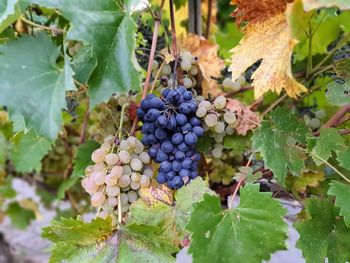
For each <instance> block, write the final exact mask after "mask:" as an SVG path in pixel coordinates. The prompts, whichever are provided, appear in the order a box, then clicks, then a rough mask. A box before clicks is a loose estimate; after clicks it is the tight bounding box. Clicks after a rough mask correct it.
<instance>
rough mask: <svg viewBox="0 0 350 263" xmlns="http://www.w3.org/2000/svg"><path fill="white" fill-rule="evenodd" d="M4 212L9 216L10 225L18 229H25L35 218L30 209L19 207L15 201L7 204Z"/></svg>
mask: <svg viewBox="0 0 350 263" xmlns="http://www.w3.org/2000/svg"><path fill="white" fill-rule="evenodd" d="M6 214H7V215H8V216H9V217H10V219H11V223H12V225H14V226H15V227H17V228H19V229H25V228H26V227H27V226H28V225H29V224H30V222H31V221H32V220H33V219H35V213H34V212H33V211H32V210H30V209H26V208H23V207H21V206H20V205H19V204H18V203H17V202H12V203H10V204H9V205H8V207H7V209H6Z"/></svg>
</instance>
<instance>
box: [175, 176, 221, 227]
mask: <svg viewBox="0 0 350 263" xmlns="http://www.w3.org/2000/svg"><path fill="white" fill-rule="evenodd" d="M204 194H210V195H213V194H214V192H213V191H212V190H210V189H209V186H208V183H207V182H206V181H204V180H202V179H201V178H196V179H195V180H192V181H191V183H190V184H188V185H187V186H185V187H182V188H181V190H179V191H177V192H176V195H175V200H176V206H175V222H176V226H177V229H178V231H179V232H180V233H183V232H184V231H185V227H186V225H187V223H188V221H189V220H190V216H191V213H192V211H193V204H195V203H198V202H200V201H202V200H203V195H204Z"/></svg>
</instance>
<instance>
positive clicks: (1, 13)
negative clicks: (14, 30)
mask: <svg viewBox="0 0 350 263" xmlns="http://www.w3.org/2000/svg"><path fill="white" fill-rule="evenodd" d="M24 4H25V1H24V0H0V33H1V32H3V31H4V30H5V29H6V28H7V27H8V26H9V25H11V24H12V23H13V22H15V21H16V20H17V19H18V18H19V17H20V16H21V7H23V6H24Z"/></svg>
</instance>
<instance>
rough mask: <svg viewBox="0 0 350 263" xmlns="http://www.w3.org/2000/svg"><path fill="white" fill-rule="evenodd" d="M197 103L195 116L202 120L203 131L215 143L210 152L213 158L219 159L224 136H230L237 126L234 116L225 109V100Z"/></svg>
mask: <svg viewBox="0 0 350 263" xmlns="http://www.w3.org/2000/svg"><path fill="white" fill-rule="evenodd" d="M201 100H202V101H200V102H199V104H198V108H197V111H196V116H197V117H198V118H200V119H203V120H204V124H203V129H204V131H206V132H207V134H208V135H209V136H210V137H212V138H213V139H214V141H215V142H216V144H215V146H214V149H213V150H212V151H211V153H212V156H213V157H214V158H221V156H222V154H223V145H222V142H223V140H224V137H225V136H226V135H232V134H233V133H234V128H235V127H236V124H237V122H236V121H237V118H236V114H235V113H234V112H232V111H230V110H228V109H226V102H227V101H226V98H225V97H224V96H218V97H217V98H216V99H215V100H214V101H213V102H210V101H207V100H203V99H201Z"/></svg>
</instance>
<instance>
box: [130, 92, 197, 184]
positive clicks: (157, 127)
mask: <svg viewBox="0 0 350 263" xmlns="http://www.w3.org/2000/svg"><path fill="white" fill-rule="evenodd" d="M196 110H197V103H196V101H195V100H194V98H193V94H192V92H191V91H188V90H186V88H185V87H183V86H178V87H177V88H175V89H170V88H166V89H164V90H163V91H162V95H161V97H160V98H158V97H156V96H155V95H153V94H149V95H147V96H146V98H145V99H144V100H142V101H141V107H140V108H138V110H137V116H138V118H139V119H140V120H141V121H142V122H143V126H142V134H143V138H142V143H143V144H144V145H146V146H148V147H149V149H148V153H149V155H150V156H151V158H152V159H153V160H154V161H155V162H156V163H160V167H159V172H158V176H157V181H158V183H160V184H165V183H167V184H168V186H169V187H170V188H172V189H178V188H181V187H182V186H183V185H184V184H185V183H187V182H188V181H189V180H191V179H194V178H196V177H197V176H198V170H197V168H198V161H199V160H200V154H199V153H198V152H196V151H195V145H196V143H197V140H198V137H200V136H202V135H203V134H204V130H203V128H202V122H201V120H200V119H198V118H197V117H196V116H195V113H196Z"/></svg>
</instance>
